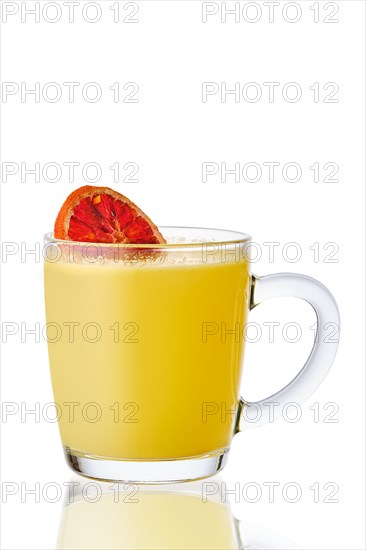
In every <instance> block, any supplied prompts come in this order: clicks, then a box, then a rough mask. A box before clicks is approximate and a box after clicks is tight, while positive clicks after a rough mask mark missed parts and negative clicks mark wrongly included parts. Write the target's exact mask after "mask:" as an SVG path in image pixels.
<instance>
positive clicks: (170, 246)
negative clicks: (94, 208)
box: [44, 225, 251, 250]
mask: <svg viewBox="0 0 366 550" xmlns="http://www.w3.org/2000/svg"><path fill="white" fill-rule="evenodd" d="M158 229H159V231H161V232H162V234H164V232H165V231H170V230H173V231H175V230H178V231H179V230H180V231H181V232H182V233H184V230H186V232H193V231H198V232H202V233H203V232H207V233H208V232H210V233H211V234H213V233H216V234H217V235H220V234H221V235H227V238H225V237H224V238H218V239H217V240H216V239H212V238H211V239H207V240H203V239H202V240H195V241H194V242H192V241H188V242H171V243H154V244H151V243H149V244H147V243H136V244H133V243H101V242H86V241H71V240H64V239H57V238H55V237H54V234H53V231H50V232H48V233H46V234H45V235H44V241H45V243H49V244H60V245H61V244H64V245H69V246H94V247H95V246H98V247H102V248H106V249H110V248H126V249H128V248H133V249H136V248H137V249H140V250H141V249H150V250H151V249H155V250H156V249H162V250H183V249H197V248H202V246H205V245H206V246H207V245H231V246H233V245H237V244H245V243H248V242H250V241H251V236H250V235H249V234H247V233H243V232H241V231H234V230H231V229H218V228H213V227H188V226H173V225H165V226H164V225H163V226H159V227H158ZM229 236H231V238H229Z"/></svg>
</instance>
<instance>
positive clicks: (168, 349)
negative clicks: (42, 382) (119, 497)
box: [45, 228, 339, 482]
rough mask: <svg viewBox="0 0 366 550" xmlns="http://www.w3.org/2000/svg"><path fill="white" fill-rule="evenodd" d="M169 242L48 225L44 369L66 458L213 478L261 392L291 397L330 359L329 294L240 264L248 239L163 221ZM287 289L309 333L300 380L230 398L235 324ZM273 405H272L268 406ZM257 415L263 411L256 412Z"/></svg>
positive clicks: (235, 372)
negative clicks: (84, 237) (303, 310)
mask: <svg viewBox="0 0 366 550" xmlns="http://www.w3.org/2000/svg"><path fill="white" fill-rule="evenodd" d="M162 232H163V234H164V235H165V236H166V238H167V239H168V242H169V243H170V244H164V245H124V246H121V245H107V244H99V243H98V244H89V245H88V244H83V243H76V242H67V241H57V240H55V239H53V238H52V236H51V235H47V236H46V249H45V259H46V261H45V297H46V313H47V335H48V341H49V346H48V347H49V356H50V365H51V376H52V383H53V389H54V396H55V401H56V403H57V406H58V413H59V426H60V431H61V438H62V441H63V445H64V448H65V453H66V456H67V459H68V462H69V464H70V465H71V466H72V467H73V468H74V469H75V470H76V471H79V472H81V473H83V474H85V475H89V476H91V477H96V478H101V479H120V480H122V479H124V480H131V481H141V482H142V481H146V482H154V481H156V482H159V481H169V480H170V481H177V480H186V479H195V478H199V477H204V476H209V475H212V474H213V473H215V472H216V471H218V470H220V469H221V468H222V467H223V465H224V464H225V461H226V458H227V452H228V450H229V447H230V443H231V440H232V437H233V435H234V434H235V433H236V432H237V431H238V430H239V429H241V424H242V422H241V420H242V418H243V417H244V416H245V418H247V419H248V420H249V421H253V418H254V419H255V418H259V417H260V418H261V421H262V422H263V419H264V418H265V415H266V414H268V410H269V409H268V407H266V406H265V405H266V402H267V403H268V402H276V403H278V404H280V405H285V404H286V403H288V402H297V403H301V402H302V401H303V400H304V399H306V398H307V397H308V396H309V395H310V394H311V393H312V391H314V390H315V388H316V387H317V386H318V385H319V383H320V382H321V380H322V379H323V378H324V376H325V375H326V373H327V371H328V369H329V368H330V366H331V364H332V361H333V358H334V356H335V353H336V349H337V341H336V340H334V339H332V340H331V341H324V335H327V328H329V324H330V323H331V324H332V325H333V326H334V324H336V325H337V326H338V325H339V315H338V310H337V306H336V303H335V301H334V299H333V297H332V296H331V294H330V293H329V291H328V290H327V289H326V288H325V287H324V286H323V285H322V284H320V283H319V282H317V281H315V280H314V279H310V278H309V277H305V276H303V275H295V274H277V275H270V276H267V277H259V278H257V277H254V276H251V274H250V261H249V260H248V254H247V252H248V248H249V246H250V238H249V237H248V236H247V235H243V234H241V233H235V232H232V231H221V230H209V229H188V228H187V229H184V228H162ZM280 296H295V297H298V298H302V299H304V300H306V301H308V302H309V303H310V304H311V305H312V306H313V308H314V309H315V311H316V314H317V318H318V330H317V334H316V338H315V343H314V347H313V350H312V352H311V354H310V357H309V359H308V361H307V363H306V365H305V366H304V367H303V369H302V370H301V371H300V373H299V374H298V375H297V377H296V378H295V379H294V380H293V381H292V382H291V383H290V384H289V385H288V386H286V387H285V388H284V389H282V390H281V391H279V392H278V393H276V394H275V395H274V396H271V397H270V398H269V399H268V400H266V401H261V402H258V403H246V402H245V401H244V400H243V399H240V397H239V384H240V377H241V364H242V357H243V351H244V349H243V348H244V343H243V332H244V331H243V328H244V327H245V324H246V321H247V314H248V312H249V310H250V309H252V308H254V307H255V306H256V305H258V304H259V303H261V302H262V301H264V300H267V299H270V298H275V297H280ZM275 409H277V410H278V409H280V407H275ZM259 413H260V414H259Z"/></svg>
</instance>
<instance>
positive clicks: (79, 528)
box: [57, 480, 297, 550]
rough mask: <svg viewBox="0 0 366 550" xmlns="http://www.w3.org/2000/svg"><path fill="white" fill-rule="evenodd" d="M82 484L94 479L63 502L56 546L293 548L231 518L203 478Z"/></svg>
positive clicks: (73, 549) (92, 549)
mask: <svg viewBox="0 0 366 550" xmlns="http://www.w3.org/2000/svg"><path fill="white" fill-rule="evenodd" d="M217 481H218V480H216V482H217ZM87 485H94V483H89V484H86V485H85V490H84V488H80V489H78V490H76V491H75V496H74V499H73V501H72V502H69V503H66V504H65V506H64V509H63V514H62V519H61V525H60V532H59V537H58V544H57V548H58V550H81V549H83V550H84V549H85V550H114V549H116V550H117V549H118V550H124V549H126V550H150V549H151V550H152V549H154V550H174V549H176V550H178V549H180V550H203V549H207V550H215V549H216V550H219V549H222V550H234V549H235V550H236V549H237V550H239V549H240V548H248V549H249V548H256V549H258V550H259V549H262V548H263V549H264V548H265V549H268V550H270V549H276V550H278V549H279V548H281V549H282V550H285V549H287V548H291V549H294V548H297V546H296V545H294V544H293V543H291V542H290V541H288V540H286V539H284V538H283V537H280V536H279V535H277V533H273V532H270V533H269V532H267V531H266V530H265V529H263V528H259V527H255V526H253V525H250V524H246V523H243V522H241V521H238V520H237V519H235V518H234V517H233V514H232V512H231V508H230V504H229V503H228V502H226V498H225V499H223V500H224V502H222V501H221V500H222V496H223V494H221V498H220V495H219V489H218V493H217V494H215V495H214V496H213V495H210V496H204V494H205V490H204V484H202V483H194V484H185V485H184V486H183V487H182V486H181V487H182V489H180V488H179V487H178V486H175V487H174V486H172V487H164V490H162V488H160V487H159V488H156V487H155V488H152V487H148V486H146V487H144V488H143V489H142V488H141V487H140V489H139V486H133V485H124V484H117V483H114V484H113V485H112V486H110V485H109V487H103V485H107V484H100V483H95V487H90V488H89V489H88V487H87ZM119 485H120V487H119ZM217 487H219V484H217ZM86 489H88V490H86ZM138 489H139V490H138Z"/></svg>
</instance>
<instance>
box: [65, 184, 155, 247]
mask: <svg viewBox="0 0 366 550" xmlns="http://www.w3.org/2000/svg"><path fill="white" fill-rule="evenodd" d="M55 238H56V239H63V240H70V241H79V242H93V243H126V244H127V243H131V244H158V243H165V242H166V241H165V239H164V237H163V236H162V234H161V233H160V231H159V230H158V228H157V227H156V225H155V224H153V222H152V221H151V220H150V218H148V216H146V214H144V212H143V211H142V210H140V208H138V206H136V205H135V204H134V203H133V202H131V201H130V200H129V199H128V198H127V197H125V196H123V195H121V194H120V193H118V192H117V191H114V190H113V189H110V188H109V187H94V186H92V185H84V186H83V187H80V188H79V189H76V190H75V191H73V192H72V193H71V194H70V195H69V196H68V197H67V199H66V201H65V202H64V204H63V205H62V207H61V210H60V212H59V213H58V216H57V218H56V222H55Z"/></svg>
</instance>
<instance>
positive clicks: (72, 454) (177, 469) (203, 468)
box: [64, 447, 229, 484]
mask: <svg viewBox="0 0 366 550" xmlns="http://www.w3.org/2000/svg"><path fill="white" fill-rule="evenodd" d="M64 452H65V458H66V462H67V463H68V465H69V466H70V468H71V469H72V470H74V471H75V472H77V473H78V474H81V475H83V476H86V477H91V478H93V479H99V480H101V481H122V482H126V483H148V484H151V483H154V484H155V483H157V484H158V483H178V482H184V481H193V480H197V479H202V478H205V477H210V476H213V475H215V474H216V473H217V472H219V471H220V470H222V469H223V468H224V466H225V465H226V462H227V459H228V454H229V449H220V450H218V451H214V452H212V453H210V454H207V455H201V456H195V457H189V458H177V459H162V460H159V459H156V460H141V459H139V460H133V459H128V460H123V459H111V458H105V457H97V456H92V455H85V454H83V453H80V452H79V451H76V450H74V449H70V447H64Z"/></svg>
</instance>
